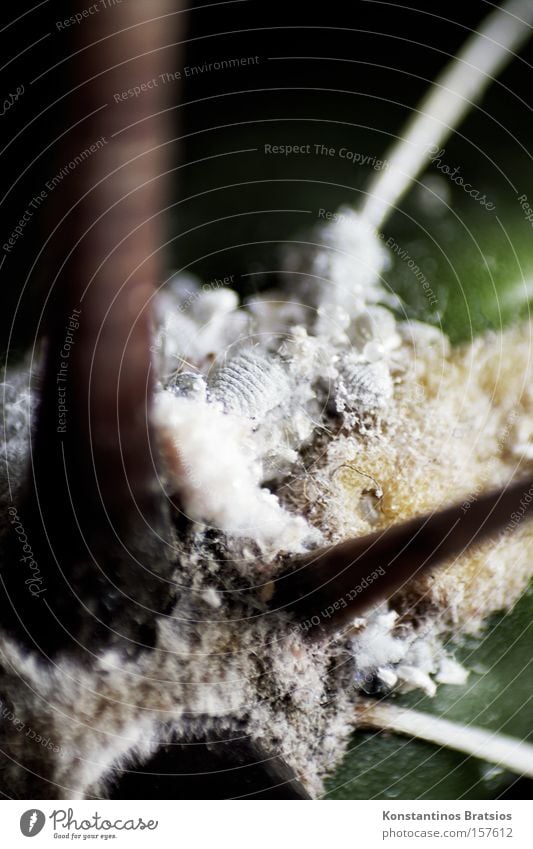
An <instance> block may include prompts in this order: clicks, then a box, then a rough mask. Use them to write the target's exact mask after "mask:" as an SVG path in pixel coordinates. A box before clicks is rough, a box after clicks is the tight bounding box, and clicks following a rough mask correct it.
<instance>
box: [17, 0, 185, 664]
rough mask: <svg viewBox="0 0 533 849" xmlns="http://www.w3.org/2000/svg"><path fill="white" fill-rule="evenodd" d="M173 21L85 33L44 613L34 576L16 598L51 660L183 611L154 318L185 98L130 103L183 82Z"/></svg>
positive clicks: (54, 341)
mask: <svg viewBox="0 0 533 849" xmlns="http://www.w3.org/2000/svg"><path fill="white" fill-rule="evenodd" d="M73 11H76V9H74V8H73ZM169 11H174V12H176V11H177V10H176V8H175V7H170V4H169V3H168V1H167V0H152V2H151V3H150V4H148V6H147V4H146V3H145V2H143V0H127V2H121V3H118V2H117V3H113V2H110V3H109V5H107V6H106V7H105V8H103V7H102V9H101V10H100V11H99V13H98V14H95V15H91V16H88V17H86V18H84V20H83V21H82V22H81V23H80V25H78V26H76V27H73V28H72V30H73V32H75V36H76V40H75V43H74V44H73V45H72V51H73V52H72V58H71V60H70V66H69V67H68V71H67V72H68V73H69V77H70V83H71V85H72V91H71V95H70V98H71V101H70V102H71V104H72V106H71V113H72V114H71V115H70V119H69V125H70V126H72V127H74V129H73V130H71V131H70V132H69V133H68V134H67V136H66V142H65V144H64V146H63V148H62V150H61V152H60V158H61V160H62V161H61V164H62V165H65V164H66V163H69V162H76V163H77V164H76V167H75V169H71V173H69V174H68V176H67V177H66V178H65V180H64V181H63V182H62V184H61V187H60V189H58V190H57V191H56V195H55V197H56V198H58V197H59V196H60V192H61V197H60V203H59V206H60V209H59V216H58V219H59V220H61V218H63V221H62V223H61V225H60V229H59V231H58V232H59V235H58V237H57V242H58V243H59V245H56V251H55V253H56V256H57V263H58V269H59V270H58V272H57V274H56V275H55V276H54V274H53V273H50V289H51V299H50V306H49V309H48V315H47V322H46V325H47V326H46V330H47V356H46V365H45V372H44V378H43V384H42V391H41V402H40V408H39V412H38V421H37V430H36V435H35V439H34V443H33V445H32V468H31V472H30V477H29V481H30V485H29V487H28V490H29V491H28V496H27V500H26V503H25V504H24V505H23V508H24V509H23V513H24V519H25V521H26V522H27V524H28V525H29V533H30V536H31V539H32V544H33V546H34V548H35V549H36V551H37V554H38V563H39V570H40V576H41V578H42V582H41V585H40V586H41V588H42V590H43V592H42V595H39V605H38V608H37V606H36V598H35V597H34V598H30V599H28V592H27V588H25V587H24V586H23V585H21V580H20V573H19V576H18V577H17V575H16V574H15V575H13V576H11V578H12V580H11V582H10V586H9V587H8V591H9V593H10V596H11V598H12V600H14V602H15V604H16V607H17V610H18V615H19V616H20V618H21V619H22V621H23V622H24V623H27V622H28V621H29V622H31V627H32V629H33V632H34V637H33V639H34V640H35V641H38V642H39V645H41V647H43V648H45V650H47V651H52V650H54V649H55V648H63V647H64V644H65V642H67V641H68V638H67V633H70V634H71V635H72V636H73V637H74V640H75V641H79V642H82V643H84V644H87V643H88V642H90V643H91V648H92V647H96V646H95V642H94V638H95V634H97V635H98V641H102V642H105V643H109V642H111V643H113V642H117V641H122V640H123V638H124V637H125V638H126V641H127V642H129V641H131V642H132V643H136V642H138V643H144V642H145V641H146V640H147V639H148V640H149V639H150V638H151V634H150V632H151V630H152V628H153V621H154V611H155V612H158V611H160V610H163V609H166V608H167V607H168V604H169V601H170V597H171V589H170V587H171V585H170V583H169V581H170V576H171V574H172V562H171V553H170V551H171V547H170V541H171V529H170V522H169V518H168V514H167V509H166V504H165V501H164V499H163V497H162V494H161V492H160V490H159V486H158V478H157V471H156V469H155V468H154V465H153V457H154V456H156V451H155V446H154V445H153V444H152V443H153V433H152V425H151V422H150V403H151V395H152V383H153V379H152V375H151V363H150V330H151V327H150V321H151V319H150V307H151V299H152V296H153V293H154V291H155V286H156V285H157V284H158V282H159V281H160V279H161V254H160V246H161V244H162V243H163V242H164V241H165V236H164V232H162V229H163V228H162V222H161V214H160V210H162V209H163V208H164V206H165V199H166V197H165V196H166V193H165V191H164V186H165V183H166V182H167V180H168V177H167V176H166V175H165V171H166V170H167V156H166V155H165V154H166V151H167V150H168V141H169V138H170V133H169V131H168V128H167V119H166V116H167V114H168V112H166V111H165V109H164V107H165V106H166V105H167V104H166V98H167V97H168V96H169V92H170V90H171V89H172V90H174V89H173V87H172V86H158V85H151V86H145V88H144V90H143V91H142V92H141V94H140V95H139V96H131V94H130V95H128V89H130V90H131V89H132V88H133V86H137V85H140V84H141V83H143V82H147V83H148V82H150V81H151V80H154V79H156V80H157V79H158V78H159V75H161V74H163V73H164V72H167V71H169V70H173V69H174V68H175V60H176V57H175V51H173V50H169V49H167V45H169V44H170V45H171V44H172V43H173V42H175V41H176V33H175V31H174V27H175V26H176V23H177V22H178V21H179V19H180V16H179V15H178V14H173V15H170V16H169V15H168V14H166V13H168V12H169ZM124 93H125V94H124ZM174 93H175V91H174ZM163 95H164V97H165V101H163ZM91 145H92V146H93V147H92V148H91ZM87 150H89V153H87ZM84 151H85V153H83V152H84ZM53 271H54V269H51V272H53ZM72 319H74V320H72ZM66 342H68V346H67V345H66ZM61 405H62V407H63V409H61ZM65 410H66V411H65ZM19 585H21V586H19ZM25 605H32V609H31V615H30V614H29V613H28V612H27V611H26V607H25Z"/></svg>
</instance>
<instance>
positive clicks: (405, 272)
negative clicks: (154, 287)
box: [0, 0, 533, 348]
mask: <svg viewBox="0 0 533 849" xmlns="http://www.w3.org/2000/svg"><path fill="white" fill-rule="evenodd" d="M146 6H147V10H148V11H149V8H150V3H149V2H147V4H146ZM418 6H419V9H418V10H416V9H415V8H412V9H410V8H406V7H404V6H400V5H397V4H394V3H381V2H361V0H359V1H358V2H354V3H351V4H343V3H330V4H320V5H319V6H317V7H316V8H315V9H313V10H312V9H311V8H310V7H309V6H308V5H307V4H300V3H276V2H273V3H264V2H256V0H246V2H229V3H219V4H210V5H209V6H208V7H206V8H201V4H199V3H195V4H194V6H193V11H191V12H189V13H188V14H187V15H185V16H183V15H182V16H180V20H181V21H182V23H185V22H186V28H187V32H186V33H182V35H181V36H180V35H179V34H177V33H176V32H173V30H172V27H171V26H170V24H169V33H168V43H169V46H168V48H167V51H166V52H167V54H168V72H169V73H171V74H176V72H177V71H179V72H180V73H181V78H182V79H181V82H169V83H167V85H166V86H165V92H164V96H165V97H166V96H168V94H169V90H168V86H171V87H172V91H171V97H172V100H173V102H175V104H176V106H175V109H173V110H172V111H173V139H174V140H173V141H172V142H171V148H172V159H173V166H174V170H173V172H172V174H171V175H169V197H170V200H171V203H172V207H171V210H170V214H169V215H168V217H167V219H166V225H165V226H166V230H167V232H166V237H165V236H164V234H163V232H162V243H163V242H166V241H167V240H169V242H168V244H167V245H166V246H164V247H162V250H164V251H165V252H166V264H167V267H168V268H169V270H170V269H181V268H188V269H189V270H190V271H192V272H194V273H195V274H198V275H199V276H200V277H202V278H203V279H206V280H209V279H211V278H213V277H224V276H227V275H228V274H234V275H235V279H236V280H237V281H238V285H239V288H240V289H241V291H243V293H246V292H249V291H251V290H252V291H253V290H255V289H261V288H264V287H265V286H272V285H275V283H276V275H275V273H274V272H275V270H276V269H278V268H279V247H280V244H282V243H283V242H285V241H287V240H290V239H292V238H295V237H296V238H298V237H300V236H302V234H303V235H304V236H305V233H306V232H308V231H309V228H310V225H311V224H312V223H314V222H315V221H316V220H317V219H316V216H317V211H318V209H319V208H321V207H325V208H328V209H331V210H334V209H335V208H336V207H337V206H338V205H339V204H341V203H349V204H352V205H357V204H358V202H359V200H360V192H361V190H364V188H365V187H366V186H367V184H368V180H369V178H370V176H371V174H373V173H374V172H373V171H372V169H371V168H369V167H368V166H362V165H353V164H352V163H351V162H350V161H348V160H346V159H341V158H339V157H338V156H334V157H327V156H320V155H318V156H317V155H315V154H314V152H313V151H314V147H313V146H314V144H324V145H326V146H328V147H329V146H334V147H335V148H336V149H339V148H340V147H346V148H348V149H350V150H351V151H354V152H355V153H358V154H362V155H366V156H369V157H377V158H381V157H383V155H384V154H385V152H386V150H387V148H388V147H389V145H390V143H391V141H392V140H393V139H394V137H395V135H396V134H398V133H399V132H400V131H401V128H402V127H403V125H404V122H405V121H406V119H407V117H408V115H409V113H410V111H411V110H412V109H413V107H415V106H416V104H417V101H418V100H419V98H420V96H421V95H422V94H423V92H424V91H425V90H426V88H427V86H428V83H429V81H431V80H432V79H433V78H434V77H435V76H436V74H437V73H438V71H439V70H440V69H441V68H442V66H443V65H444V63H445V62H446V61H447V59H448V56H449V54H452V53H453V52H454V51H456V50H457V48H458V47H459V45H460V44H461V43H462V42H463V40H464V38H465V37H466V35H467V33H468V30H469V29H470V28H472V27H475V26H476V25H477V23H479V21H480V20H481V18H482V17H483V15H484V14H485V13H486V12H487V11H488V9H489V4H488V3H486V2H480V0H473V2H470V3H467V4H466V3H465V4H463V6H462V8H460V9H459V10H457V9H456V10H454V11H453V12H452V11H451V7H450V6H449V4H448V3H444V2H442V3H439V2H433V3H431V4H430V5H429V6H428V4H426V3H422V2H419V3H418ZM30 9H31V4H27V5H26V6H24V5H23V6H20V7H18V9H17V15H15V14H14V11H13V9H12V8H11V7H10V8H4V9H3V10H2V13H1V15H2V25H3V27H4V30H3V31H2V36H3V38H4V55H5V56H6V57H8V59H9V62H8V65H7V66H6V67H5V68H4V69H3V71H2V76H3V86H2V88H3V91H4V92H6V93H7V92H10V91H14V90H15V88H16V87H17V85H20V84H21V83H23V84H24V85H25V88H26V91H25V94H24V97H23V98H22V99H21V100H20V102H19V103H17V104H16V105H15V107H14V108H12V109H10V110H9V111H8V113H7V114H6V115H4V116H3V117H2V122H3V129H4V134H3V140H4V145H5V144H7V145H8V147H7V150H5V151H4V153H3V155H2V161H3V167H2V169H1V175H2V181H3V190H4V191H3V192H2V196H4V193H5V192H7V193H8V194H7V197H5V199H4V201H3V203H2V206H3V216H2V220H3V233H4V234H5V237H7V236H8V235H9V233H10V232H11V231H12V229H13V227H14V226H15V225H16V223H17V222H18V219H19V217H20V216H21V215H22V213H23V212H24V210H25V208H26V207H27V204H28V200H29V199H30V198H31V196H32V194H33V193H34V192H36V191H38V190H39V189H40V188H41V187H42V186H43V184H44V183H45V182H46V180H47V179H50V177H51V176H52V175H53V174H55V173H56V172H57V170H58V169H59V168H60V167H61V166H62V165H64V164H65V163H64V161H63V159H64V157H65V154H64V151H63V148H62V146H61V139H60V136H61V134H62V133H64V131H65V129H66V128H67V127H68V114H69V104H70V103H71V98H72V97H74V96H76V94H72V93H70V94H69V93H68V92H69V74H70V71H69V68H70V65H69V61H63V60H65V57H68V54H69V50H70V43H69V39H70V37H71V36H70V34H69V33H68V32H57V31H56V30H55V27H54V22H55V21H56V20H58V19H60V18H61V17H62V14H63V11H65V14H67V13H68V12H69V8H68V4H66V3H63V2H61V3H55V4H51V3H50V2H48V3H46V2H45V3H44V4H41V5H40V6H39V7H38V8H36V9H35V10H34V11H28V14H25V15H24V14H23V12H24V10H26V11H27V10H30ZM70 11H71V10H70ZM20 15H23V16H22V17H20V19H19V20H17V21H16V22H15V23H10V22H12V21H13V18H14V17H17V16H20ZM452 18H453V20H452ZM6 27H7V28H6ZM39 39H41V40H40V41H38V40H39ZM184 39H185V41H186V43H185V44H184V45H182V46H178V45H176V44H175V42H176V41H183V40H184ZM36 41H38V43H37V44H36V45H35V46H33V47H32V48H31V49H30V50H26V48H27V47H28V45H31V44H32V43H33V42H36ZM21 50H25V52H23V53H21V54H20V53H19V55H18V56H17V52H18V51H21ZM233 57H258V58H257V60H255V58H254V60H253V61H254V64H246V65H243V66H241V67H237V68H228V69H224V70H213V69H212V70H211V71H209V70H204V71H203V72H196V73H193V72H191V71H190V70H189V72H188V73H187V71H186V68H189V69H191V68H193V67H194V66H202V65H204V63H209V62H212V63H214V62H217V61H221V60H224V59H230V58H233ZM285 57H297V58H285ZM532 58H533V50H532V47H531V46H529V47H528V48H527V49H526V50H525V51H523V53H522V54H521V57H520V58H519V59H516V60H515V61H514V62H513V63H512V65H511V66H510V67H508V69H507V70H506V71H505V72H504V74H503V75H502V76H501V79H500V80H499V81H498V82H497V83H495V84H494V85H493V86H492V88H491V89H490V90H489V92H488V93H487V95H486V97H485V98H484V100H483V102H482V104H481V105H480V107H479V108H475V109H474V110H473V111H472V113H471V114H470V116H469V117H468V118H467V120H466V121H465V122H464V123H463V125H462V126H461V127H460V129H459V132H457V133H455V134H454V135H453V136H452V138H451V139H450V140H449V141H448V143H447V144H446V145H445V147H446V155H445V157H444V160H443V161H445V162H446V163H447V164H448V165H449V166H450V167H451V168H452V169H453V168H455V167H456V166H458V167H459V168H460V171H461V174H462V175H463V176H464V178H465V180H467V181H468V182H469V183H471V184H472V186H474V187H475V188H476V189H477V190H479V191H480V193H486V195H487V198H489V199H490V200H491V201H492V202H494V203H495V205H496V209H495V210H494V211H492V212H488V211H487V210H486V209H485V208H484V207H482V206H481V205H480V204H479V203H478V202H476V201H475V200H474V199H472V198H470V197H468V196H466V195H465V193H464V191H463V190H462V189H461V188H459V187H457V186H454V185H453V184H452V183H451V182H450V180H449V179H446V178H444V183H445V188H446V186H447V191H448V193H449V198H448V199H449V201H450V203H451V207H452V210H451V211H447V210H446V207H445V205H444V204H442V203H440V204H439V203H438V202H437V203H434V204H433V209H431V208H430V207H429V206H428V203H427V200H428V194H427V192H426V195H425V200H424V198H422V202H421V197H422V194H423V190H421V189H418V190H414V191H412V192H411V193H410V195H409V196H408V197H407V198H406V200H405V201H404V203H402V206H401V209H400V210H399V211H397V212H396V213H395V214H394V215H393V216H392V217H391V218H390V219H389V221H388V222H387V225H386V235H387V236H388V235H392V236H393V237H394V239H395V240H396V241H397V242H398V244H399V245H400V246H401V248H402V249H404V250H406V251H407V253H408V255H409V257H411V258H412V259H413V260H414V261H415V262H416V263H417V265H419V267H420V269H421V272H422V273H423V274H424V275H425V276H426V277H427V279H428V281H429V282H430V284H431V288H432V289H433V291H434V292H435V293H436V295H437V304H436V305H429V303H428V301H427V299H426V298H425V297H424V295H423V292H422V290H421V287H420V285H417V283H416V280H415V279H414V278H413V273H412V271H411V270H410V269H409V268H408V267H407V264H406V263H405V262H403V263H402V262H401V261H397V262H396V263H395V266H394V267H393V269H392V270H391V272H390V273H389V283H390V285H391V286H392V287H393V288H394V289H396V291H398V292H399V293H400V294H401V296H402V297H403V299H404V301H405V304H406V308H407V309H408V312H409V314H410V315H413V316H415V317H418V318H425V319H428V320H431V321H433V322H435V323H439V322H440V321H442V323H443V325H444V327H445V329H447V331H448V332H450V334H451V335H452V338H453V339H454V340H455V341H458V340H461V339H465V338H469V337H470V335H471V334H472V332H478V331H479V330H480V329H483V328H485V327H491V326H492V327H499V326H500V324H501V321H502V320H504V321H508V320H509V318H512V317H513V316H514V315H516V314H517V312H518V310H522V311H524V310H526V309H527V304H524V297H523V291H522V290H521V288H520V287H522V289H523V283H522V282H521V281H522V280H523V278H524V277H525V279H526V281H527V280H528V276H529V274H530V273H531V266H532V261H533V251H532V249H531V242H532V238H531V237H532V235H533V231H532V229H531V224H530V223H528V222H527V221H525V220H524V215H523V213H522V210H521V209H520V205H519V203H518V200H517V196H518V195H521V194H523V193H525V194H527V195H531V196H533V188H532V174H533V168H532V165H531V157H530V155H529V153H528V152H527V148H528V143H529V132H530V130H531V108H530V102H531V92H532V90H533V87H532V85H531V67H530V65H529V64H528V63H529V62H530V61H531V59H532ZM57 63H59V64H57ZM54 65H57V67H56V68H55V69H54V68H53V67H52V66H54ZM43 72H45V74H44V76H42V77H41V78H40V79H37V81H36V82H34V83H33V84H31V85H30V82H31V81H32V80H35V78H36V77H38V76H39V74H41V73H43ZM139 82H142V81H141V80H140V81H139ZM90 141H92V139H88V142H90ZM265 144H309V145H310V146H311V147H310V150H311V153H310V154H309V155H301V154H300V155H299V154H295V155H291V156H288V157H284V156H281V155H270V156H268V155H265V153H264V145H265ZM243 151H245V152H243ZM427 174H438V171H437V170H436V168H435V167H434V166H432V167H431V168H430V169H429V170H428V172H427ZM68 179H70V180H75V179H76V173H75V172H74V173H73V174H72V175H70V176H69V178H68ZM441 185H442V184H441ZM59 194H60V190H59V189H58V190H57V196H56V198H54V197H52V198H51V199H50V203H49V204H48V203H47V204H45V205H44V206H43V208H41V210H40V211H39V213H38V214H35V215H34V217H33V218H32V220H31V222H30V224H29V225H28V227H27V228H26V230H25V234H24V238H23V239H21V240H20V241H19V243H18V244H17V246H16V248H15V249H14V250H13V251H12V252H11V253H10V254H9V255H7V256H6V257H5V261H4V263H3V265H2V268H1V271H0V274H1V275H2V293H3V305H4V308H3V310H2V316H1V327H0V332H1V335H2V339H3V340H4V348H5V341H6V339H7V336H8V334H9V332H10V329H11V328H13V340H12V342H13V341H16V343H17V345H18V346H19V347H24V346H25V345H27V344H28V343H29V341H30V340H32V339H33V337H34V331H35V318H36V316H37V315H38V314H39V312H40V308H41V304H42V300H43V297H44V293H45V292H46V290H47V288H48V286H49V284H50V280H51V278H52V277H53V272H54V268H55V263H56V256H57V253H58V252H59V253H61V249H62V248H64V246H63V245H62V244H61V234H59V236H58V237H56V238H55V240H52V244H51V245H49V247H48V248H47V250H46V251H44V253H43V254H42V255H41V256H40V258H39V259H37V260H36V258H37V256H38V254H39V251H40V249H41V247H42V245H43V242H44V241H45V239H46V237H47V236H48V234H49V232H50V229H51V226H52V222H53V221H54V217H53V206H52V203H53V201H55V200H57V197H58V196H59ZM294 210H306V212H303V211H300V212H298V211H294ZM3 241H4V240H3ZM250 274H251V276H249V275H250ZM243 275H248V276H243ZM25 285H26V288H25V289H24V294H23V296H22V298H21V300H20V303H18V302H19V296H20V293H21V291H22V289H23V286H25ZM514 287H518V289H517V290H516V291H514ZM509 290H513V291H511V292H510V293H509ZM504 292H507V294H506V295H505V296H504ZM526 300H527V299H526Z"/></svg>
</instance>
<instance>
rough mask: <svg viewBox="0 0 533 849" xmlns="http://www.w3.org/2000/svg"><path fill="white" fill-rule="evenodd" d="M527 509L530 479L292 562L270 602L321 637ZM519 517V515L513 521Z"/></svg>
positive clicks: (531, 500) (509, 525) (531, 499)
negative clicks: (283, 609) (292, 614)
mask: <svg viewBox="0 0 533 849" xmlns="http://www.w3.org/2000/svg"><path fill="white" fill-rule="evenodd" d="M532 508H533V480H532V479H531V478H529V479H527V480H525V481H522V482H519V483H514V484H512V485H510V486H508V487H506V488H505V489H501V490H498V491H496V492H493V493H491V494H489V495H485V496H482V497H480V498H477V499H474V500H473V501H469V502H468V508H467V507H466V502H465V503H463V504H459V505H455V506H452V507H448V508H447V509H445V510H441V511H439V512H436V513H430V514H429V515H425V516H422V517H420V518H416V519H411V520H410V521H408V522H404V523H402V524H400V525H395V526H394V527H392V528H389V529H388V530H385V531H381V532H378V533H375V534H372V535H370V536H365V537H362V538H361V539H353V540H349V541H347V542H344V543H341V544H340V545H335V546H332V547H331V548H327V549H322V550H321V551H319V552H315V553H314V554H313V555H308V556H304V557H302V558H300V559H298V560H296V561H293V562H292V564H291V568H290V570H289V571H287V572H285V573H283V574H282V575H281V576H280V577H278V578H277V579H276V580H275V582H274V590H273V595H272V597H271V600H270V606H271V607H272V608H275V609H279V608H285V609H287V610H288V611H291V612H292V613H294V615H295V616H296V617H297V620H298V621H299V622H300V627H302V628H304V629H305V631H306V632H308V634H309V636H310V637H314V638H317V639H319V638H321V637H323V636H325V635H327V634H328V633H331V632H334V631H336V630H338V629H339V628H341V627H342V626H343V625H344V624H345V623H347V622H349V621H351V620H353V618H354V617H355V616H357V615H359V614H360V613H361V612H363V611H365V610H366V609H367V608H369V607H370V606H372V605H373V604H375V603H377V602H378V601H381V600H383V599H385V598H389V597H390V596H392V595H393V594H394V593H395V592H397V591H398V590H399V589H401V588H403V587H404V586H405V585H406V584H407V582H408V581H410V580H412V579H413V578H415V577H417V576H419V575H422V574H424V573H426V572H428V571H429V570H431V569H434V568H435V567H436V566H438V565H439V564H441V563H443V562H444V561H447V560H450V559H452V558H454V557H460V556H461V555H462V554H464V553H465V552H466V551H468V550H469V549H470V548H471V547H472V546H474V545H479V544H480V543H482V542H484V541H486V540H488V539H490V538H492V537H495V536H496V535H497V534H499V533H501V532H502V531H506V530H509V531H512V529H513V528H514V527H515V526H516V524H517V521H522V520H524V519H525V518H526V517H527V516H528V514H531V512H532ZM517 517H519V518H518V520H517Z"/></svg>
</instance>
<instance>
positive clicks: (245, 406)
mask: <svg viewBox="0 0 533 849" xmlns="http://www.w3.org/2000/svg"><path fill="white" fill-rule="evenodd" d="M208 385H209V396H210V398H211V399H212V400H215V401H219V402H220V403H221V404H222V405H223V407H224V410H225V411H226V412H227V413H234V414H237V415H240V416H244V417H246V418H250V419H255V420H259V419H261V418H262V417H263V416H264V415H266V414H267V413H268V412H269V411H270V410H273V409H274V408H275V407H278V406H279V405H280V404H282V403H283V402H284V401H286V400H287V399H288V398H289V396H290V392H291V384H290V380H289V377H288V375H287V373H286V372H285V371H284V369H283V367H282V366H281V364H280V363H279V362H278V361H277V359H275V358H274V357H268V358H267V356H266V355H265V354H262V353H260V352H258V351H256V350H255V349H252V350H249V351H241V352H240V353H238V354H236V356H235V357H232V358H231V359H229V360H228V361H227V362H225V363H224V364H223V365H221V366H220V368H218V369H217V370H216V371H215V372H214V373H213V376H212V378H211V380H210V381H209V384H208Z"/></svg>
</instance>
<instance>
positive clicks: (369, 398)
mask: <svg viewBox="0 0 533 849" xmlns="http://www.w3.org/2000/svg"><path fill="white" fill-rule="evenodd" d="M393 389H394V387H393V381H392V377H391V374H390V370H389V368H388V366H387V364H386V363H385V362H384V361H383V360H378V361H377V362H368V361H365V360H362V359H361V358H360V357H358V356H353V355H352V356H350V355H349V356H348V357H346V358H345V359H344V361H343V362H342V363H341V366H340V373H339V377H338V378H337V380H336V382H335V406H336V410H337V412H339V413H344V414H345V415H346V416H347V417H348V418H350V419H355V420H360V419H363V418H365V417H367V416H371V415H372V416H376V415H379V414H381V413H383V412H385V410H386V409H387V407H388V405H389V404H390V402H391V401H392V397H393Z"/></svg>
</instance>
